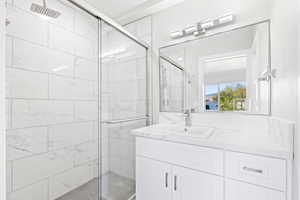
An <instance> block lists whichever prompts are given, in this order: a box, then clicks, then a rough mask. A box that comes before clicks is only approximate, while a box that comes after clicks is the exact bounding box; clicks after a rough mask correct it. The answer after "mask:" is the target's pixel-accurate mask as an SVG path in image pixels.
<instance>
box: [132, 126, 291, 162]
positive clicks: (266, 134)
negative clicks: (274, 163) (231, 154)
mask: <svg viewBox="0 0 300 200" xmlns="http://www.w3.org/2000/svg"><path fill="white" fill-rule="evenodd" d="M168 126H170V124H157V125H153V126H149V127H144V128H140V129H135V130H133V131H132V134H133V135H135V136H136V137H145V138H151V139H157V140H163V141H169V142H176V143H183V144H191V145H197V146H203V147H211V148H218V149H223V150H228V151H236V152H243V153H251V154H256V155H262V156H270V157H275V158H281V159H292V158H293V145H292V144H293V139H292V135H293V134H292V133H286V132H287V131H288V130H286V127H284V128H281V127H279V126H278V124H277V127H275V129H274V128H270V129H269V130H270V131H257V129H256V130H255V131H254V129H253V130H249V127H248V130H231V129H219V128H216V127H215V129H214V132H213V134H212V135H211V136H209V137H207V138H198V137H190V136H188V135H176V134H174V133H172V131H168V130H167V128H166V127H168ZM171 126H172V125H171ZM290 129H293V128H290ZM274 130H276V131H274ZM289 132H291V131H289Z"/></svg>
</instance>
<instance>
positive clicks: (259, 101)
mask: <svg viewBox="0 0 300 200" xmlns="http://www.w3.org/2000/svg"><path fill="white" fill-rule="evenodd" d="M251 50H252V51H251V52H252V53H251V54H250V56H249V67H248V73H247V85H248V87H247V91H248V96H249V99H248V105H249V108H248V110H249V112H251V113H268V109H269V95H268V94H269V83H268V82H267V81H258V78H259V77H261V75H262V73H263V72H265V71H266V70H267V68H268V65H269V32H268V24H267V23H262V24H258V25H256V29H255V34H254V39H253V44H252V49H251Z"/></svg>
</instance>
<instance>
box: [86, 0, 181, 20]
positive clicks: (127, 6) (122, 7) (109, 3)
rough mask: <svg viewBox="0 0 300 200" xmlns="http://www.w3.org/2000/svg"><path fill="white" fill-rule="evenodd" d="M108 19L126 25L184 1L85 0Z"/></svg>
mask: <svg viewBox="0 0 300 200" xmlns="http://www.w3.org/2000/svg"><path fill="white" fill-rule="evenodd" d="M85 1H87V2H88V3H90V4H91V5H93V6H95V7H96V8H97V9H98V10H99V11H101V12H102V13H103V14H105V15H107V16H108V17H110V18H112V19H114V20H116V21H118V22H120V23H123V24H124V23H128V22H130V21H133V20H136V19H138V18H141V17H144V16H147V15H150V14H152V13H154V12H158V11H160V10H162V9H165V8H168V7H171V6H173V5H176V4H178V3H181V2H183V1H184V0H85Z"/></svg>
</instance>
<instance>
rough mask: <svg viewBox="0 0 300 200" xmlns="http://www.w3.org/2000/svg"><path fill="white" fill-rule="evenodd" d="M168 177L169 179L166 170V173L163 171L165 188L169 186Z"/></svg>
mask: <svg viewBox="0 0 300 200" xmlns="http://www.w3.org/2000/svg"><path fill="white" fill-rule="evenodd" d="M168 179H169V173H168V172H166V173H165V186H166V188H168V187H169V181H168Z"/></svg>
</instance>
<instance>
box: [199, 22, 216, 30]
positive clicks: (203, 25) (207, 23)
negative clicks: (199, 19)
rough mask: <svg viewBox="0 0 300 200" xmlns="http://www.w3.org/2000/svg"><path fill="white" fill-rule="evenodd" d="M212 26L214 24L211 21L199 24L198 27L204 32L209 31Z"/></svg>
mask: <svg viewBox="0 0 300 200" xmlns="http://www.w3.org/2000/svg"><path fill="white" fill-rule="evenodd" d="M214 25H215V23H214V21H212V20H211V21H207V22H204V23H200V27H201V28H202V29H204V30H206V29H210V28H212V27H214Z"/></svg>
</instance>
